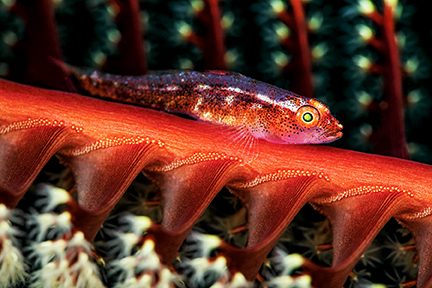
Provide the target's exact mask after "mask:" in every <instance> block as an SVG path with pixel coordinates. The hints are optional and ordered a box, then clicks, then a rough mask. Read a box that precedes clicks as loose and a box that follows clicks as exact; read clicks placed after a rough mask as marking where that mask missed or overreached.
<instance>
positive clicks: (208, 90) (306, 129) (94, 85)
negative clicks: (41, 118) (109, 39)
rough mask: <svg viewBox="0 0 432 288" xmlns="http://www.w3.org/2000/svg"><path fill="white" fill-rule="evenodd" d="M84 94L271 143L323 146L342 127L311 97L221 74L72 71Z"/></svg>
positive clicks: (326, 109)
mask: <svg viewBox="0 0 432 288" xmlns="http://www.w3.org/2000/svg"><path fill="white" fill-rule="evenodd" d="M75 74H76V75H75V76H76V78H77V82H78V85H79V86H80V88H81V89H83V90H85V91H86V92H87V93H89V94H91V95H95V96H99V97H103V98H110V99H114V100H118V101H121V102H129V103H134V104H138V105H141V106H145V107H151V108H155V109H159V110H163V111H167V112H174V113H181V114H186V115H189V116H191V117H194V118H196V119H199V120H203V121H208V122H212V123H216V124H222V125H226V126H229V127H234V128H238V129H239V130H241V131H243V132H244V131H246V133H249V134H250V135H252V136H253V137H254V138H255V139H259V138H261V139H265V140H267V141H269V142H274V143H286V144H306V143H327V142H332V141H334V140H336V139H338V138H340V137H341V136H342V132H341V130H342V125H341V124H340V123H339V122H338V121H337V120H336V119H335V118H334V117H333V116H332V115H331V113H330V111H329V109H328V108H327V107H326V106H325V105H324V104H322V103H321V102H319V101H317V100H315V99H308V98H305V97H302V96H299V95H296V94H294V93H292V92H290V91H287V90H284V89H281V88H278V87H275V86H273V85H270V84H267V83H264V82H260V81H257V80H254V79H251V78H249V77H246V76H244V75H242V74H238V73H233V72H222V71H209V72H202V73H201V72H195V71H163V72H156V73H149V74H147V75H144V76H118V75H110V74H102V73H100V72H92V73H88V74H86V73H81V72H80V73H75Z"/></svg>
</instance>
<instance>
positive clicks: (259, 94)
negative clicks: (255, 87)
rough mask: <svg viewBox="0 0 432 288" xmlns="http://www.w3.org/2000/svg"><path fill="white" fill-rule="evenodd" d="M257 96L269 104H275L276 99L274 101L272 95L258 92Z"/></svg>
mask: <svg viewBox="0 0 432 288" xmlns="http://www.w3.org/2000/svg"><path fill="white" fill-rule="evenodd" d="M256 97H257V98H258V99H259V100H261V101H263V102H265V103H268V104H275V101H274V100H273V99H271V98H270V97H268V96H267V95H264V94H261V93H258V94H256Z"/></svg>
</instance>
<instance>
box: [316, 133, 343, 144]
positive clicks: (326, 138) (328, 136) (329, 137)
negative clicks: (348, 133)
mask: <svg viewBox="0 0 432 288" xmlns="http://www.w3.org/2000/svg"><path fill="white" fill-rule="evenodd" d="M342 136H343V132H342V131H341V130H336V131H329V132H327V133H324V134H323V135H322V137H321V138H322V140H323V142H322V143H330V142H333V141H336V140H338V139H340V138H341V137H342Z"/></svg>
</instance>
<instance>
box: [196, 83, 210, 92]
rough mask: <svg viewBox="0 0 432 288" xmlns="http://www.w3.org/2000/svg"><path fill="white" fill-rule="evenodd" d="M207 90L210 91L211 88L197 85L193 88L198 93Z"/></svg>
mask: <svg viewBox="0 0 432 288" xmlns="http://www.w3.org/2000/svg"><path fill="white" fill-rule="evenodd" d="M208 89H211V87H210V86H209V85H206V84H198V85H197V86H196V87H195V90H198V91H204V90H208Z"/></svg>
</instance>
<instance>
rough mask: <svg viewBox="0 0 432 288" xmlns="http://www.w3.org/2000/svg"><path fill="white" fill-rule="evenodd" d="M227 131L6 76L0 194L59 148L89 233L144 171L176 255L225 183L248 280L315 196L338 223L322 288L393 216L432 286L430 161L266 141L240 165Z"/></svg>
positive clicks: (162, 235)
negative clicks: (238, 219) (241, 232)
mask: <svg viewBox="0 0 432 288" xmlns="http://www.w3.org/2000/svg"><path fill="white" fill-rule="evenodd" d="M229 135H230V131H228V130H225V129H224V128H223V127H216V126H213V125H210V124H207V123H203V122H198V121H192V120H187V119H182V118H179V117H176V116H173V115H168V114H165V113H161V112H157V111H153V110H148V109H143V108H137V107H132V106H128V105H122V104H116V103H109V102H104V101H101V100H97V99H91V98H88V97H84V96H81V95H77V94H68V93H61V92H55V91H49V90H43V89H39V88H34V87H29V86H24V85H19V84H15V83H12V82H7V81H1V82H0V202H4V203H6V204H7V205H8V206H9V207H13V206H15V205H16V204H17V203H18V201H19V200H20V198H21V197H22V196H23V194H24V193H25V192H26V191H27V189H28V188H29V185H30V184H31V183H32V181H33V180H34V179H35V177H36V175H37V174H38V173H39V172H40V170H41V169H42V168H43V166H44V164H45V163H46V162H47V161H48V160H49V158H50V157H53V156H54V155H57V156H59V157H60V158H61V159H62V160H63V161H64V163H65V164H66V165H68V166H70V167H71V169H72V170H73V172H74V174H75V180H76V185H77V194H78V203H79V207H80V209H79V211H77V213H76V215H75V217H74V219H75V224H76V225H77V226H78V228H79V229H81V230H82V231H84V233H85V234H86V236H87V237H88V238H93V237H94V235H95V234H96V233H97V231H98V229H99V227H100V225H101V224H102V222H103V221H104V219H105V218H106V217H107V215H108V214H109V212H110V211H111V209H112V208H113V206H114V205H115V203H116V202H117V201H118V200H119V199H120V197H121V196H122V194H123V193H124V192H125V189H126V188H127V187H128V185H129V184H130V183H131V182H132V180H133V179H134V178H135V177H136V176H137V174H138V173H140V172H141V171H143V172H144V173H146V174H147V175H148V176H149V177H150V178H152V179H154V181H156V182H157V183H158V184H159V186H160V188H161V191H162V199H163V202H162V203H163V209H164V212H163V221H162V223H161V224H160V225H159V226H158V227H154V228H153V229H152V233H153V235H154V237H155V239H156V243H157V250H158V252H159V253H160V254H161V255H162V256H163V259H164V260H165V261H166V262H169V261H170V260H171V259H173V258H174V257H175V256H176V252H177V249H178V248H179V246H180V245H181V243H182V241H183V240H184V238H185V237H186V235H187V233H188V232H189V231H190V229H191V228H192V226H193V225H194V223H195V222H196V221H197V220H198V218H199V216H200V215H201V214H202V213H203V212H204V210H205V209H206V207H207V206H208V204H209V203H210V201H211V200H212V199H213V198H214V197H215V195H216V194H217V193H218V192H219V191H220V190H221V188H222V187H224V186H226V187H228V188H229V189H230V190H231V191H232V192H233V193H235V194H237V195H239V197H240V198H241V199H243V201H245V203H246V206H247V208H248V219H249V221H248V230H249V242H248V245H247V247H246V248H242V249H240V248H234V247H232V246H229V245H227V244H225V245H224V247H223V248H222V253H223V254H224V255H225V256H226V257H227V259H228V263H229V265H230V268H231V269H232V270H240V271H241V272H243V273H244V274H245V275H246V276H247V277H248V278H249V279H252V278H254V277H255V274H256V272H257V270H258V269H259V267H260V265H261V263H262V262H263V261H264V259H265V257H266V255H267V253H268V252H269V251H270V249H271V248H272V247H273V246H274V245H275V244H276V241H277V240H278V237H279V236H280V235H281V233H282V232H283V231H284V229H285V228H286V227H287V225H288V224H289V223H290V222H291V220H292V219H293V217H294V216H295V215H296V214H297V212H298V211H299V209H300V208H301V207H302V206H304V205H305V204H306V203H312V205H313V206H314V207H316V208H317V209H318V210H319V211H321V212H322V213H324V214H325V215H326V216H327V217H328V218H329V219H330V222H331V223H332V229H333V247H334V257H333V264H332V267H330V268H324V267H319V266H317V265H315V264H313V263H308V264H307V265H306V268H307V270H309V272H310V273H311V274H312V277H313V281H314V283H315V284H319V285H318V287H341V286H342V285H343V283H344V281H345V279H346V277H347V275H348V274H349V272H350V271H351V269H352V268H353V266H354V265H355V263H356V262H357V260H358V259H359V257H360V256H361V254H362V252H363V251H364V249H365V248H366V247H367V246H368V245H369V244H370V243H371V241H372V240H373V239H374V237H375V236H376V234H377V233H378V232H379V230H380V229H381V228H382V227H383V226H384V224H385V223H386V222H387V221H388V220H389V219H390V218H391V217H394V218H396V219H397V220H399V221H400V222H402V223H403V224H404V225H406V226H407V227H408V228H409V229H410V230H411V231H412V232H413V233H414V235H415V238H416V243H417V249H418V252H419V257H420V262H419V277H418V287H430V286H431V285H432V271H431V269H430V267H431V266H432V249H431V247H430V245H428V243H430V241H432V230H431V228H432V222H431V219H432V216H430V215H431V214H432V195H431V193H432V188H431V187H432V166H429V165H425V164H420V163H416V162H412V161H407V160H401V159H396V158H390V157H385V156H377V155H370V154H364V153H359V152H353V151H349V150H343V149H336V148H331V147H326V146H309V145H276V144H270V143H267V142H261V141H260V142H258V144H257V146H256V149H257V151H258V156H257V158H256V159H255V160H254V161H253V162H251V163H248V164H244V163H242V162H241V161H240V160H239V159H238V158H237V157H239V155H238V152H237V151H235V150H234V149H233V148H232V147H231V146H230V145H227V140H226V139H227V137H229ZM245 257H247V259H248V261H244V259H245Z"/></svg>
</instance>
